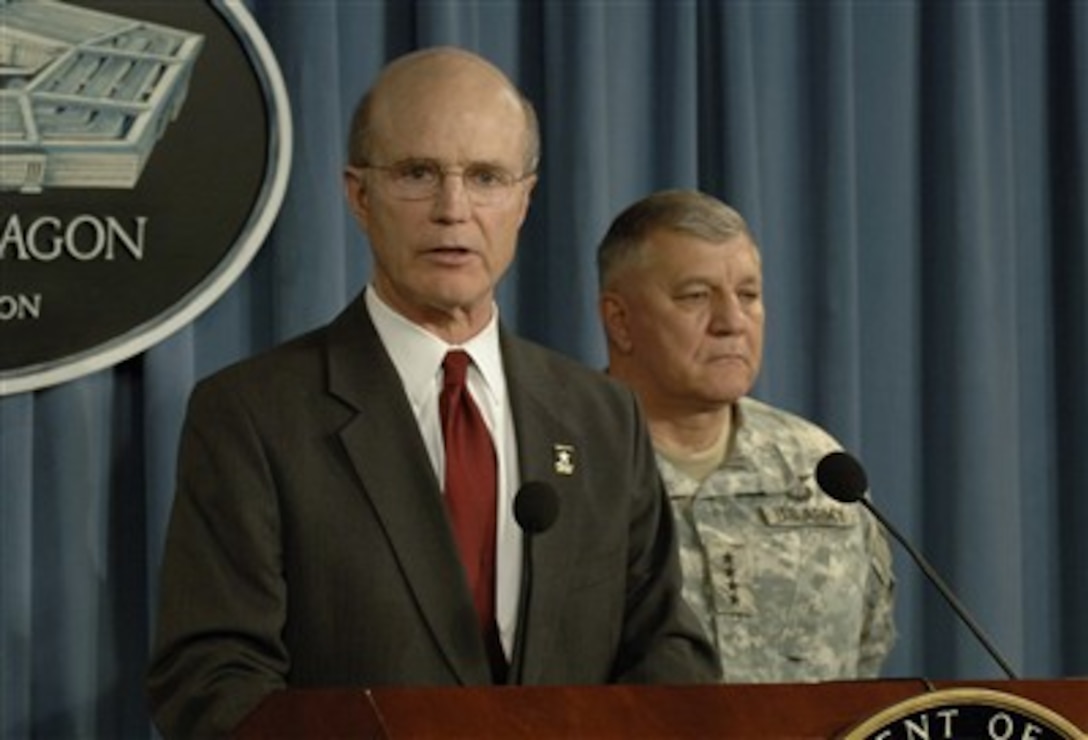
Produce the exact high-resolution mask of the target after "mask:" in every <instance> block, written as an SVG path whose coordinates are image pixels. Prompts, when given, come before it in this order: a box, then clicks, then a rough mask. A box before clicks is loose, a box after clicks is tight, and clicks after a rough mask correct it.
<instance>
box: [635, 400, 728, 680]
mask: <svg viewBox="0 0 1088 740" xmlns="http://www.w3.org/2000/svg"><path fill="white" fill-rule="evenodd" d="M632 403H634V401H633V398H632ZM634 417H635V420H636V423H635V424H634V433H633V438H632V449H633V451H634V456H633V460H634V472H635V479H634V480H635V483H636V490H635V492H634V505H633V507H632V509H631V511H632V514H631V521H630V536H629V543H630V544H629V553H628V578H627V599H626V614H625V620H624V629H623V635H622V639H621V648H620V651H619V655H618V659H617V663H616V673H615V677H614V678H615V681H616V682H618V683H657V684H689V683H713V682H716V681H718V680H719V679H720V677H721V667H720V663H719V661H718V656H717V654H716V652H715V650H714V648H713V647H712V646H711V644H710V642H709V641H708V640H707V638H706V636H705V634H704V633H703V631H702V628H701V627H700V626H699V623H698V621H697V619H696V617H695V615H694V613H693V612H692V611H691V610H690V608H689V607H688V605H687V604H686V602H684V600H683V598H682V597H681V591H682V584H683V579H682V576H681V572H680V560H679V551H678V546H677V541H676V535H675V532H674V524H673V519H672V515H671V511H670V509H669V503H668V496H667V494H666V491H665V486H664V483H663V482H662V480H661V477H660V474H659V472H658V469H657V462H656V460H655V458H654V454H653V447H652V444H651V442H650V438H649V435H648V433H647V431H646V427H645V424H644V423H643V419H642V416H641V413H640V412H639V410H638V406H637V403H635V411H634Z"/></svg>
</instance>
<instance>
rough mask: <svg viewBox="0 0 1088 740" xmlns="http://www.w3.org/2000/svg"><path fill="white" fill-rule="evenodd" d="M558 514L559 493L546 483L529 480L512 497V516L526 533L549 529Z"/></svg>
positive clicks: (538, 532) (537, 532) (536, 532)
mask: <svg viewBox="0 0 1088 740" xmlns="http://www.w3.org/2000/svg"><path fill="white" fill-rule="evenodd" d="M558 516H559V494H557V493H556V492H555V489H554V488H552V487H551V485H549V484H548V483H544V482H543V481H529V482H528V483H526V484H525V485H523V486H522V487H521V490H520V491H518V495H517V496H515V497H514V518H515V519H516V520H517V522H518V524H519V525H520V526H521V528H522V529H523V530H525V532H526V533H527V534H540V533H541V532H545V531H547V530H549V529H551V526H552V525H553V524H555V520H556V518H557V517H558Z"/></svg>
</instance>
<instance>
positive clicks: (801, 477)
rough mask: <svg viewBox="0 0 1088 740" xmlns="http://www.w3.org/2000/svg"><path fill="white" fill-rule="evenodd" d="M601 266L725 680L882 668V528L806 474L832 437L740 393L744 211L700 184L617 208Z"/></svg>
mask: <svg viewBox="0 0 1088 740" xmlns="http://www.w3.org/2000/svg"><path fill="white" fill-rule="evenodd" d="M598 267H599V269H600V283H601V286H600V287H601V299H600V310H601V318H602V322H603V324H604V327H605V331H606V334H607V336H608V346H609V372H610V373H611V374H612V375H614V376H615V377H617V378H618V379H620V380H622V381H624V382H625V383H627V384H628V385H630V386H631V387H632V388H633V389H634V390H635V392H636V394H637V395H638V396H639V399H640V401H641V402H642V405H643V406H644V408H645V411H646V416H647V421H648V425H649V427H650V432H651V435H652V436H653V439H654V446H655V448H656V450H657V457H658V465H659V468H660V470H661V474H662V477H663V479H664V481H665V484H666V486H667V488H668V490H669V495H670V499H671V501H672V505H673V513H674V515H675V520H676V523H677V528H678V532H679V541H680V547H681V560H682V563H683V569H684V580H685V586H684V595H685V597H686V598H687V600H688V601H689V603H690V604H691V606H692V607H693V608H694V610H695V611H696V613H697V614H698V615H699V617H700V619H701V620H702V623H703V626H704V628H705V629H706V631H707V634H708V635H709V636H710V638H711V640H712V641H713V642H714V643H715V645H716V646H717V648H718V651H719V653H720V656H721V663H722V671H723V674H724V677H725V680H727V681H733V682H772V681H777V682H785V681H822V680H831V679H850V678H867V677H873V676H876V675H878V674H879V671H880V667H881V665H882V663H883V661H884V659H885V657H886V656H887V654H888V652H889V650H890V649H891V647H892V644H893V642H894V640H895V627H894V622H893V615H892V612H893V592H894V579H893V575H892V566H891V554H890V551H889V548H888V543H887V540H886V539H885V536H884V533H883V531H882V530H881V528H880V527H879V525H878V524H877V523H876V522H875V520H874V519H873V517H872V516H871V515H870V514H869V512H868V511H866V510H865V509H864V508H862V507H858V506H852V505H843V504H840V503H838V502H836V501H834V500H833V499H831V498H830V497H828V496H826V495H825V494H823V493H822V492H821V491H820V490H819V488H818V487H817V485H816V482H815V480H814V478H813V470H814V468H815V466H816V463H817V462H818V461H819V460H820V458H821V457H823V455H825V454H826V453H828V452H830V451H832V450H836V449H840V445H839V444H838V442H836V440H835V439H833V438H832V437H831V436H830V435H829V434H828V433H827V432H825V431H824V430H823V429H821V428H820V427H818V426H817V425H815V424H813V423H811V422H809V421H806V420H804V419H802V418H800V417H798V416H795V415H793V414H790V413H788V412H786V411H783V410H781V409H777V408H774V407H772V406H769V405H767V404H765V403H761V402H759V401H757V400H755V399H753V398H751V397H748V396H747V393H748V392H749V391H750V390H751V388H752V386H753V385H754V383H755V380H756V377H757V376H758V373H759V369H760V364H761V362H762V350H763V326H764V313H763V300H762V269H761V266H760V258H759V250H758V247H756V245H755V242H754V241H753V239H752V236H751V234H750V232H749V230H748V227H747V225H746V224H745V222H744V219H743V218H742V217H741V216H740V214H738V213H737V212H736V211H735V210H733V209H732V208H730V207H729V206H727V205H725V204H724V203H722V202H720V201H718V200H717V199H715V198H712V197H710V196H708V195H705V194H703V193H698V192H695V191H663V192H660V193H656V194H654V195H651V196H649V197H648V198H645V199H643V200H642V201H639V202H638V203H636V204H634V205H632V206H631V207H630V208H628V209H627V210H626V211H624V212H623V213H622V214H620V215H619V216H618V217H617V218H616V220H615V221H614V222H613V224H612V226H611V228H610V229H609V232H608V234H607V235H606V236H605V238H604V240H603V241H602V243H601V246H600V250H599V252H598Z"/></svg>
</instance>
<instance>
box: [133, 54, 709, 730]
mask: <svg viewBox="0 0 1088 740" xmlns="http://www.w3.org/2000/svg"><path fill="white" fill-rule="evenodd" d="M538 157H539V133H538V126H537V121H536V116H535V113H534V112H533V109H532V106H531V105H530V104H529V103H528V101H526V100H525V99H524V98H523V97H522V95H521V94H520V93H519V92H518V91H517V90H516V89H515V88H514V86H513V85H512V84H511V83H510V81H509V80H508V79H507V78H506V77H505V76H504V75H503V73H502V72H500V71H499V70H498V69H497V68H495V67H494V66H492V65H491V64H489V63H488V62H486V61H485V60H483V59H481V58H480V57H478V56H476V55H473V54H470V53H468V52H465V51H462V50H458V49H451V48H438V49H431V50H424V51H422V52H417V53H414V54H411V55H408V56H407V57H403V58H401V59H399V60H397V61H395V62H393V63H392V64H391V65H390V66H388V67H387V68H386V69H385V70H384V71H383V72H382V74H381V75H380V76H379V78H378V80H377V82H376V83H375V85H374V87H373V88H372V89H371V91H370V92H369V93H368V94H367V95H366V96H365V97H364V98H363V100H362V101H361V103H360V105H359V107H358V109H357V111H356V114H355V116H354V119H353V121H352V127H351V138H350V142H349V146H348V163H347V166H346V167H345V171H344V190H345V194H346V197H347V202H348V206H349V208H350V209H351V212H352V213H353V214H354V216H355V218H356V220H357V221H358V223H359V225H360V227H361V228H362V230H363V231H364V232H365V233H366V235H367V237H368V241H369V244H370V247H371V250H372V254H373V258H374V259H373V265H374V267H373V273H372V275H371V277H370V282H369V284H368V285H367V286H366V288H365V290H364V291H363V292H362V294H361V295H360V296H359V298H358V299H357V300H355V301H354V302H353V303H352V304H351V305H349V306H348V307H347V308H346V309H345V310H344V312H343V313H342V314H341V315H340V316H339V317H337V318H336V319H334V320H333V321H332V322H331V323H330V324H329V325H328V326H326V327H323V328H321V329H319V330H317V331H315V332H313V333H311V334H308V335H306V336H303V337H301V338H298V339H296V340H294V341H291V342H289V343H287V344H286V345H284V346H281V347H278V348H275V349H273V350H271V351H270V352H268V353H265V354H263V355H261V356H259V357H256V358H251V359H249V360H246V361H243V362H241V363H239V364H238V365H236V366H234V367H231V368H228V369H226V370H224V371H221V372H219V373H217V374H215V375H214V376H212V377H211V378H209V379H206V380H204V381H202V382H201V383H200V384H199V385H198V387H197V388H196V389H195V390H194V392H193V395H192V398H191V400H190V404H189V411H188V415H187V419H186V424H185V428H184V432H183V438H182V442H181V448H180V454H179V474H178V485H177V492H176V498H175V503H174V509H173V512H172V516H171V522H170V528H169V532H168V537H167V543H166V551H165V556H164V561H163V566H162V578H161V582H162V593H161V603H160V608H159V614H158V627H157V635H156V641H155V647H154V650H153V656H152V664H151V667H150V670H149V675H148V689H149V695H150V699H151V704H152V708H153V711H154V717H155V720H156V724H157V725H158V727H159V728H160V730H162V732H163V734H164V735H166V736H167V737H182V736H200V737H207V736H215V735H220V734H224V733H227V732H229V731H230V730H231V728H232V727H234V726H235V725H236V724H237V723H238V722H239V721H240V720H241V719H242V718H243V717H244V716H245V715H246V714H247V713H248V712H249V711H251V710H252V709H253V708H254V707H255V706H256V705H257V704H258V703H259V702H260V700H261V698H262V697H264V696H266V695H267V694H269V693H270V692H272V691H274V690H276V689H280V688H284V687H316V686H379V685H381V686H387V685H488V684H497V683H504V682H511V681H514V680H520V681H522V682H524V683H527V684H572V685H574V684H602V683H613V682H655V683H669V684H678V683H703V682H712V681H714V680H716V678H717V676H718V667H717V660H716V656H715V653H714V650H713V648H712V647H711V646H710V644H709V643H708V642H707V640H706V638H705V636H704V635H703V633H702V631H701V629H700V628H699V626H698V623H697V621H696V620H695V619H694V617H693V615H692V613H691V612H690V611H689V610H688V608H687V607H686V606H685V604H684V602H683V599H682V598H681V576H680V569H679V563H678V556H677V547H676V540H675V534H674V531H673V524H672V520H671V516H670V513H669V509H668V502H667V499H666V496H665V491H664V489H663V487H662V484H661V481H660V478H659V476H658V474H657V469H656V467H655V461H654V453H653V448H652V446H651V444H650V440H649V437H648V434H647V432H646V428H645V426H644V423H643V420H642V417H641V415H640V412H639V410H638V406H637V404H636V402H635V400H634V396H633V394H631V393H630V391H628V390H626V389H624V388H623V386H621V385H619V384H618V383H615V382H614V381H612V380H610V379H608V378H606V377H604V376H602V375H601V374H600V373H598V372H596V371H595V370H593V369H590V368H586V367H583V366H581V365H579V364H577V363H575V362H573V361H571V360H569V359H566V358H564V357H562V356H561V355H559V354H557V353H555V352H552V351H549V350H547V349H545V348H543V347H540V346H537V345H534V344H532V343H529V342H527V341H525V340H523V339H520V338H518V337H516V336H515V335H513V334H512V333H511V332H510V331H509V330H507V329H506V327H504V326H503V324H502V323H501V322H500V320H499V317H498V309H497V306H496V304H495V300H494V291H495V288H496V285H497V283H498V281H499V280H500V279H501V277H502V276H503V274H504V273H505V272H506V270H507V268H508V267H509V265H510V263H511V261H512V260H513V258H514V254H515V247H516V243H517V237H518V233H519V230H520V227H521V225H522V222H523V221H524V219H525V215H526V213H527V211H528V208H529V200H530V194H531V193H532V190H533V187H534V185H535V184H536V167H537V160H538ZM459 430H460V431H459ZM526 484H532V486H527V485H526ZM529 487H532V488H534V490H536V491H539V490H540V489H541V488H544V489H546V490H547V491H550V492H554V499H555V500H554V502H553V503H554V504H555V505H557V506H558V515H557V517H556V518H555V520H554V523H551V524H550V526H548V527H547V529H546V531H542V532H540V533H538V534H536V535H535V536H534V539H533V541H532V545H533V561H532V562H533V578H532V580H531V582H530V581H529V580H528V579H527V578H525V574H524V573H523V561H522V548H523V544H524V542H523V533H522V531H521V529H520V528H519V526H518V524H517V523H516V522H515V520H514V515H513V502H514V499H515V496H516V494H517V493H518V491H519V490H522V489H523V488H526V489H527V488H529ZM530 583H531V586H530ZM523 591H524V592H525V593H523ZM523 599H525V603H526V604H527V605H528V612H527V613H528V619H527V621H526V623H527V624H528V625H529V626H528V628H527V629H526V630H524V633H523V634H522V632H523V630H522V627H524V625H523V624H519V618H518V614H519V604H520V603H522V600H523ZM515 645H518V646H520V647H519V651H518V656H519V657H518V659H517V661H515V662H517V663H518V665H517V666H512V665H511V659H512V658H514V655H515ZM515 668H516V670H515Z"/></svg>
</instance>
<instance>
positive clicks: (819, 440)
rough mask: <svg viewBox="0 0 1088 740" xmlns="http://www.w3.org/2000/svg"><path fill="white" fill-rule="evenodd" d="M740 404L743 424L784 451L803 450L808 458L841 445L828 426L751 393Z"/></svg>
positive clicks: (761, 438)
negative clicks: (827, 428) (825, 426)
mask: <svg viewBox="0 0 1088 740" xmlns="http://www.w3.org/2000/svg"><path fill="white" fill-rule="evenodd" d="M737 405H738V408H739V410H740V418H741V425H742V427H743V428H744V429H745V430H746V432H747V433H748V434H751V435H752V436H753V437H755V438H756V439H758V440H759V441H760V442H761V443H763V444H773V445H774V446H776V447H778V448H780V450H781V451H783V452H789V453H794V454H797V453H801V456H802V457H803V458H806V459H808V460H816V459H819V458H820V457H822V456H823V455H824V454H826V453H827V452H830V451H831V450H837V449H841V447H842V445H841V444H840V443H839V441H838V440H837V439H835V437H833V436H832V435H831V434H830V433H829V432H828V431H827V430H826V429H824V428H823V427H822V426H820V425H819V424H817V423H816V422H814V421H811V420H810V419H806V418H805V417H803V416H801V415H800V414H796V413H794V412H792V411H787V410H786V409H783V408H780V407H778V406H774V405H771V404H769V403H767V402H765V401H760V400H758V399H755V398H752V397H748V396H746V397H744V398H742V399H740V400H739V401H738V403H737ZM790 457H793V455H792V454H791V455H790Z"/></svg>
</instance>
